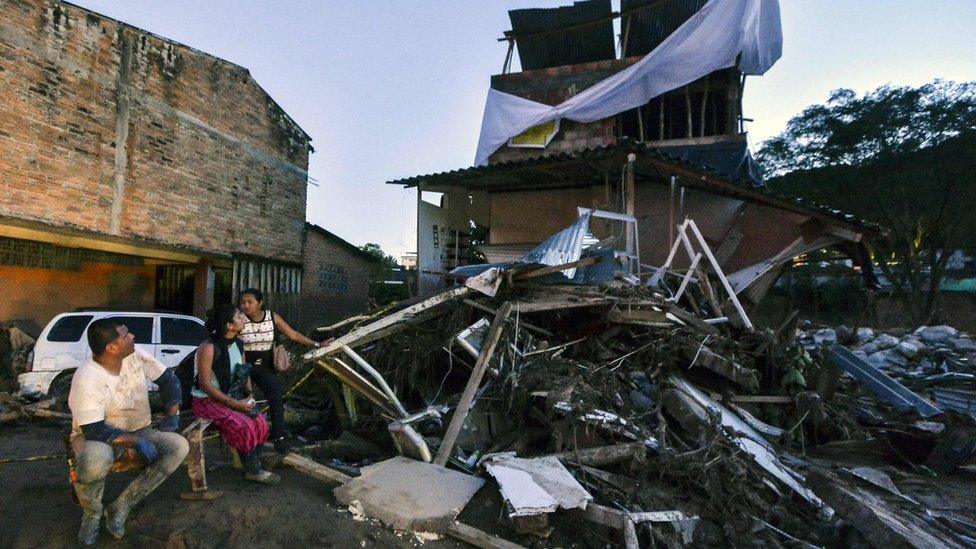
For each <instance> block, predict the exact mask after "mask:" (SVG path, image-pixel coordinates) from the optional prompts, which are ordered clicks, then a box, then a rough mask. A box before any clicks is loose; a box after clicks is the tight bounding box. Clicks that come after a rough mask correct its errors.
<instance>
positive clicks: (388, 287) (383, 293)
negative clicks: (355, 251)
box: [359, 242, 410, 306]
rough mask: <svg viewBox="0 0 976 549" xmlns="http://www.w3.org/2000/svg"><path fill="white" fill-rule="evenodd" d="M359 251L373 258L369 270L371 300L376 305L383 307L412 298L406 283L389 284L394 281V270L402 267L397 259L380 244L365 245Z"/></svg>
mask: <svg viewBox="0 0 976 549" xmlns="http://www.w3.org/2000/svg"><path fill="white" fill-rule="evenodd" d="M359 249H360V250H362V251H364V252H366V253H367V254H369V255H370V256H372V257H373V261H372V262H371V265H370V268H369V298H370V301H372V302H373V304H374V305H376V306H383V305H387V304H389V303H393V302H394V301H399V300H401V299H406V298H408V297H410V288H409V286H408V284H407V282H406V281H403V283H402V284H388V283H387V282H388V281H391V280H393V269H396V268H399V266H400V265H399V264H398V263H397V261H396V258H394V257H393V256H392V255H387V254H386V252H384V251H383V249H382V248H380V246H379V244H373V243H372V242H370V243H367V244H363V245H362V246H360V247H359Z"/></svg>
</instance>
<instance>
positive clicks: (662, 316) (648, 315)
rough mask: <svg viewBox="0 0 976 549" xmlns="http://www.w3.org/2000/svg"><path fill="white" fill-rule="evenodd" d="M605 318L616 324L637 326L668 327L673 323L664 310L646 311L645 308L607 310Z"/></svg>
mask: <svg viewBox="0 0 976 549" xmlns="http://www.w3.org/2000/svg"><path fill="white" fill-rule="evenodd" d="M607 320H609V321H610V322H614V323H617V324H635V325H638V326H654V327H670V326H672V325H673V323H672V322H671V320H670V319H669V318H668V314H667V313H665V312H664V311H653V310H651V311H648V310H646V309H636V310H621V309H610V310H609V311H607Z"/></svg>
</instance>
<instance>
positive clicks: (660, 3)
mask: <svg viewBox="0 0 976 549" xmlns="http://www.w3.org/2000/svg"><path fill="white" fill-rule="evenodd" d="M706 1H707V0H620V11H621V13H622V14H626V13H628V12H631V13H630V15H623V16H622V17H621V20H620V32H621V33H622V34H624V35H625V36H626V37H627V44H626V48H625V49H624V56H625V57H629V56H631V55H647V54H648V53H650V52H651V51H652V50H653V49H654V48H656V47H657V46H658V44H660V43H661V42H662V41H663V40H664V39H665V38H667V37H668V36H669V35H670V34H671V33H673V32H674V31H675V30H676V29H677V28H678V27H680V26H681V24H682V23H684V22H685V21H687V20H688V18H689V17H691V16H692V15H694V14H695V13H696V12H698V10H700V9H701V8H702V6H704V5H705V2H706ZM628 26H629V28H628Z"/></svg>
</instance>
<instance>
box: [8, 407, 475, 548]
mask: <svg viewBox="0 0 976 549" xmlns="http://www.w3.org/2000/svg"><path fill="white" fill-rule="evenodd" d="M64 429H65V427H64V426H62V425H59V424H56V423H40V422H36V421H35V422H33V423H30V424H27V423H24V424H16V425H4V426H2V427H0V459H15V458H24V457H29V456H38V455H51V454H58V453H62V452H63V451H64V449H63V447H62V445H61V438H60V437H61V433H62V432H63V430H64ZM206 456H207V469H208V470H207V482H208V484H209V485H210V487H211V488H212V489H219V490H222V491H223V492H224V497H223V498H221V499H218V500H216V501H212V502H188V501H183V500H181V499H180V498H179V494H180V492H184V491H188V490H189V487H190V485H189V479H188V478H187V476H186V469H185V468H184V467H181V468H180V469H178V470H177V471H176V472H175V473H174V474H173V475H172V476H171V477H170V478H169V479H167V480H166V482H164V483H163V485H162V486H160V487H159V489H157V490H156V491H155V492H153V493H152V494H150V495H149V497H148V498H146V500H145V501H144V502H143V503H142V504H141V505H140V506H139V507H138V508H136V509H135V510H134V511H133V513H132V515H130V517H129V521H128V523H127V525H126V537H125V539H124V540H123V541H122V542H121V543H119V542H116V541H114V539H112V538H111V536H110V535H109V534H108V533H107V532H105V531H104V530H103V531H102V534H101V536H100V538H99V545H98V546H99V547H118V546H120V545H121V546H123V547H168V548H183V547H187V548H195V547H245V546H251V547H253V546H271V547H285V546H291V547H301V546H314V547H343V548H346V547H404V548H406V547H419V546H421V545H423V546H424V547H430V548H432V549H435V548H437V549H439V548H446V547H461V546H463V544H461V543H459V542H456V541H454V540H453V539H451V538H444V539H441V540H423V541H421V540H418V539H417V538H415V537H414V536H412V535H410V534H404V533H401V534H397V533H395V532H393V531H391V530H389V529H387V528H384V527H382V526H380V525H378V524H375V523H372V522H371V521H368V520H356V519H355V518H353V516H352V515H351V514H350V513H349V511H348V510H346V509H345V508H342V507H340V506H339V505H338V504H337V503H336V501H335V498H334V497H333V496H332V488H333V487H334V486H333V485H329V484H325V483H323V482H319V481H317V480H314V479H311V478H309V477H307V476H304V475H302V474H301V473H298V472H296V471H294V470H292V469H290V468H281V469H278V470H277V472H278V473H280V474H281V476H282V482H281V484H279V485H278V486H275V487H265V486H261V485H257V484H253V483H249V482H245V481H244V480H243V479H242V478H241V477H240V474H239V473H238V472H236V471H234V470H233V469H232V468H231V467H230V463H229V459H228V458H227V456H225V455H224V452H223V451H222V449H221V448H220V447H219V446H218V445H217V441H216V440H214V441H210V442H208V445H207V448H206ZM133 475H134V473H132V474H119V475H110V477H109V481H108V483H107V485H106V489H105V501H106V502H111V501H112V500H113V499H114V498H115V496H116V495H118V493H119V492H121V491H122V489H123V488H124V487H125V485H126V484H127V483H128V481H129V480H130V479H131V478H132V476H133ZM0 486H2V487H3V489H2V490H0V533H2V536H3V537H2V539H0V546H2V547H15V548H28V547H73V546H77V545H78V544H77V541H76V535H77V532H78V525H79V521H80V519H81V509H80V508H79V507H78V506H77V505H76V504H75V503H74V502H73V501H72V500H71V497H70V493H69V491H68V488H69V484H68V477H67V466H66V464H65V461H64V459H49V460H41V461H28V462H15V463H3V464H0ZM482 491H483V492H484V491H485V490H482Z"/></svg>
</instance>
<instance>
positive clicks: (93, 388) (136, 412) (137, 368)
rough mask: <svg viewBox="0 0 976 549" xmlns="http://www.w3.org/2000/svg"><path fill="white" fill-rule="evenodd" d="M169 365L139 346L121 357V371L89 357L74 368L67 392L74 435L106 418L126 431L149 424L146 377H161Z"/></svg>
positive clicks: (117, 427) (147, 378)
mask: <svg viewBox="0 0 976 549" xmlns="http://www.w3.org/2000/svg"><path fill="white" fill-rule="evenodd" d="M165 371H166V366H164V365H163V364H162V363H161V362H159V361H158V360H156V359H155V358H153V356H152V355H150V354H148V353H146V352H145V351H140V350H139V349H136V351H135V352H134V353H132V354H131V355H129V356H127V357H125V358H124V359H122V368H121V370H119V375H114V374H112V373H110V372H109V371H108V370H106V369H105V368H103V367H102V366H101V365H100V364H99V363H97V362H95V360H94V359H92V358H89V359H88V362H86V363H84V364H83V365H82V366H81V367H80V368H78V370H77V371H76V372H75V375H74V378H73V379H72V380H71V392H70V393H69V394H68V407H69V408H71V427H72V437H73V438H74V437H78V436H81V426H82V425H88V424H89V423H97V422H99V421H105V423H107V424H108V425H110V426H112V427H115V428H116V429H121V430H123V431H130V432H131V431H136V430H139V429H142V428H143V427H147V426H149V423H150V422H151V419H152V418H151V415H150V410H149V391H148V389H147V388H146V381H147V380H148V381H152V380H155V379H158V378H159V376H161V375H163V372H165Z"/></svg>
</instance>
